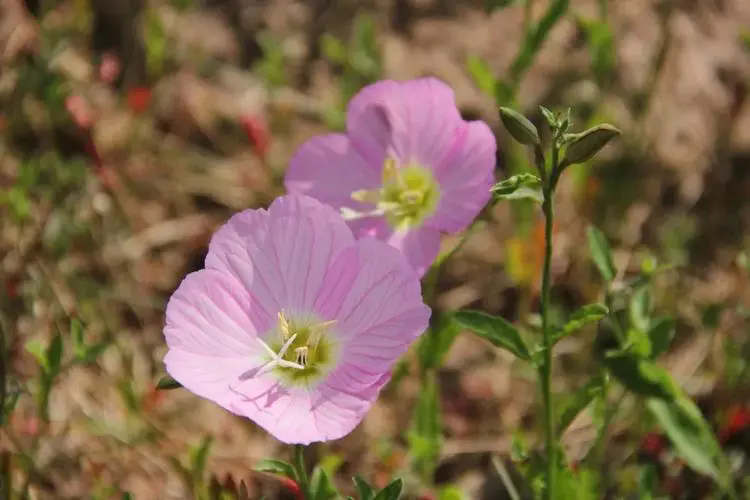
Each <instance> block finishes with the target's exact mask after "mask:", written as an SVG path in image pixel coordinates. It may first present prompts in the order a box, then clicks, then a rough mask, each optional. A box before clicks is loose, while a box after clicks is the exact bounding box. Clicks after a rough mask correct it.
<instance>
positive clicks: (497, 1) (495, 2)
mask: <svg viewBox="0 0 750 500" xmlns="http://www.w3.org/2000/svg"><path fill="white" fill-rule="evenodd" d="M520 2H521V0H484V11H485V12H487V13H488V14H491V13H492V12H494V11H496V10H497V9H504V8H505V7H510V6H511V5H515V4H517V3H520Z"/></svg>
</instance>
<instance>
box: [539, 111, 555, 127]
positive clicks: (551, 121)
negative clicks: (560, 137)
mask: <svg viewBox="0 0 750 500" xmlns="http://www.w3.org/2000/svg"><path fill="white" fill-rule="evenodd" d="M539 111H541V112H542V116H544V119H545V120H547V125H549V128H550V130H556V129H557V127H558V124H557V116H556V115H555V113H554V112H553V111H552V110H551V109H549V108H547V107H545V106H539Z"/></svg>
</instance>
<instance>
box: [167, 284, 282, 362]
mask: <svg viewBox="0 0 750 500" xmlns="http://www.w3.org/2000/svg"><path fill="white" fill-rule="evenodd" d="M271 321H272V316H271V315H270V314H269V313H268V312H267V311H265V310H264V309H263V308H262V307H259V304H258V303H257V302H256V301H255V300H254V299H253V297H251V296H250V295H248V294H247V293H246V292H245V290H244V288H243V286H242V283H240V282H239V281H237V280H235V279H234V278H232V277H231V276H228V275H224V274H221V273H219V272H217V271H213V270H202V271H197V272H194V273H191V274H189V275H188V276H187V277H186V278H185V279H184V280H183V281H182V283H180V286H179V287H178V288H177V291H175V292H174V294H173V295H172V297H171V298H170V299H169V303H168V304H167V312H166V325H165V327H164V335H165V337H166V339H167V344H168V345H169V347H170V349H180V350H183V351H186V352H191V353H194V354H200V355H205V356H214V357H221V358H236V357H248V356H251V355H253V354H254V353H256V352H257V347H258V345H257V340H256V337H257V335H258V334H259V333H262V332H264V331H265V330H267V329H268V328H269V326H270V325H271Z"/></svg>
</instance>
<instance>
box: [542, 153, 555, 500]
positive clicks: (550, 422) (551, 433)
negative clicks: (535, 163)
mask: <svg viewBox="0 0 750 500" xmlns="http://www.w3.org/2000/svg"><path fill="white" fill-rule="evenodd" d="M557 155H558V149H557V144H553V146H552V172H553V173H554V172H555V171H556V169H557V161H558V160H557ZM553 189H554V187H553V186H552V185H551V184H549V183H548V184H547V185H546V186H545V187H544V203H543V204H542V210H543V212H544V270H543V273H542V298H541V310H542V311H541V312H542V335H543V346H544V359H543V362H542V366H541V367H540V375H541V379H542V380H541V385H542V400H543V403H544V429H545V443H546V452H547V488H546V490H545V498H547V499H548V500H551V499H553V498H554V497H555V488H556V483H557V477H556V476H557V449H556V437H555V412H554V406H553V401H552V331H551V329H550V327H549V308H550V303H549V302H550V300H549V297H550V267H551V262H552V225H553V222H554V210H553V206H552V193H553Z"/></svg>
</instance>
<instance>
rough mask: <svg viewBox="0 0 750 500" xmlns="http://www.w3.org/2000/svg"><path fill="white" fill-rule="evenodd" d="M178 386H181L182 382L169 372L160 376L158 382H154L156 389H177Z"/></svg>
mask: <svg viewBox="0 0 750 500" xmlns="http://www.w3.org/2000/svg"><path fill="white" fill-rule="evenodd" d="M180 387H182V384H180V383H179V382H178V381H176V380H175V379H173V378H172V376H171V375H169V374H167V375H164V376H163V377H162V378H160V379H159V382H158V383H157V384H156V388H157V389H158V390H172V389H179V388H180Z"/></svg>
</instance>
